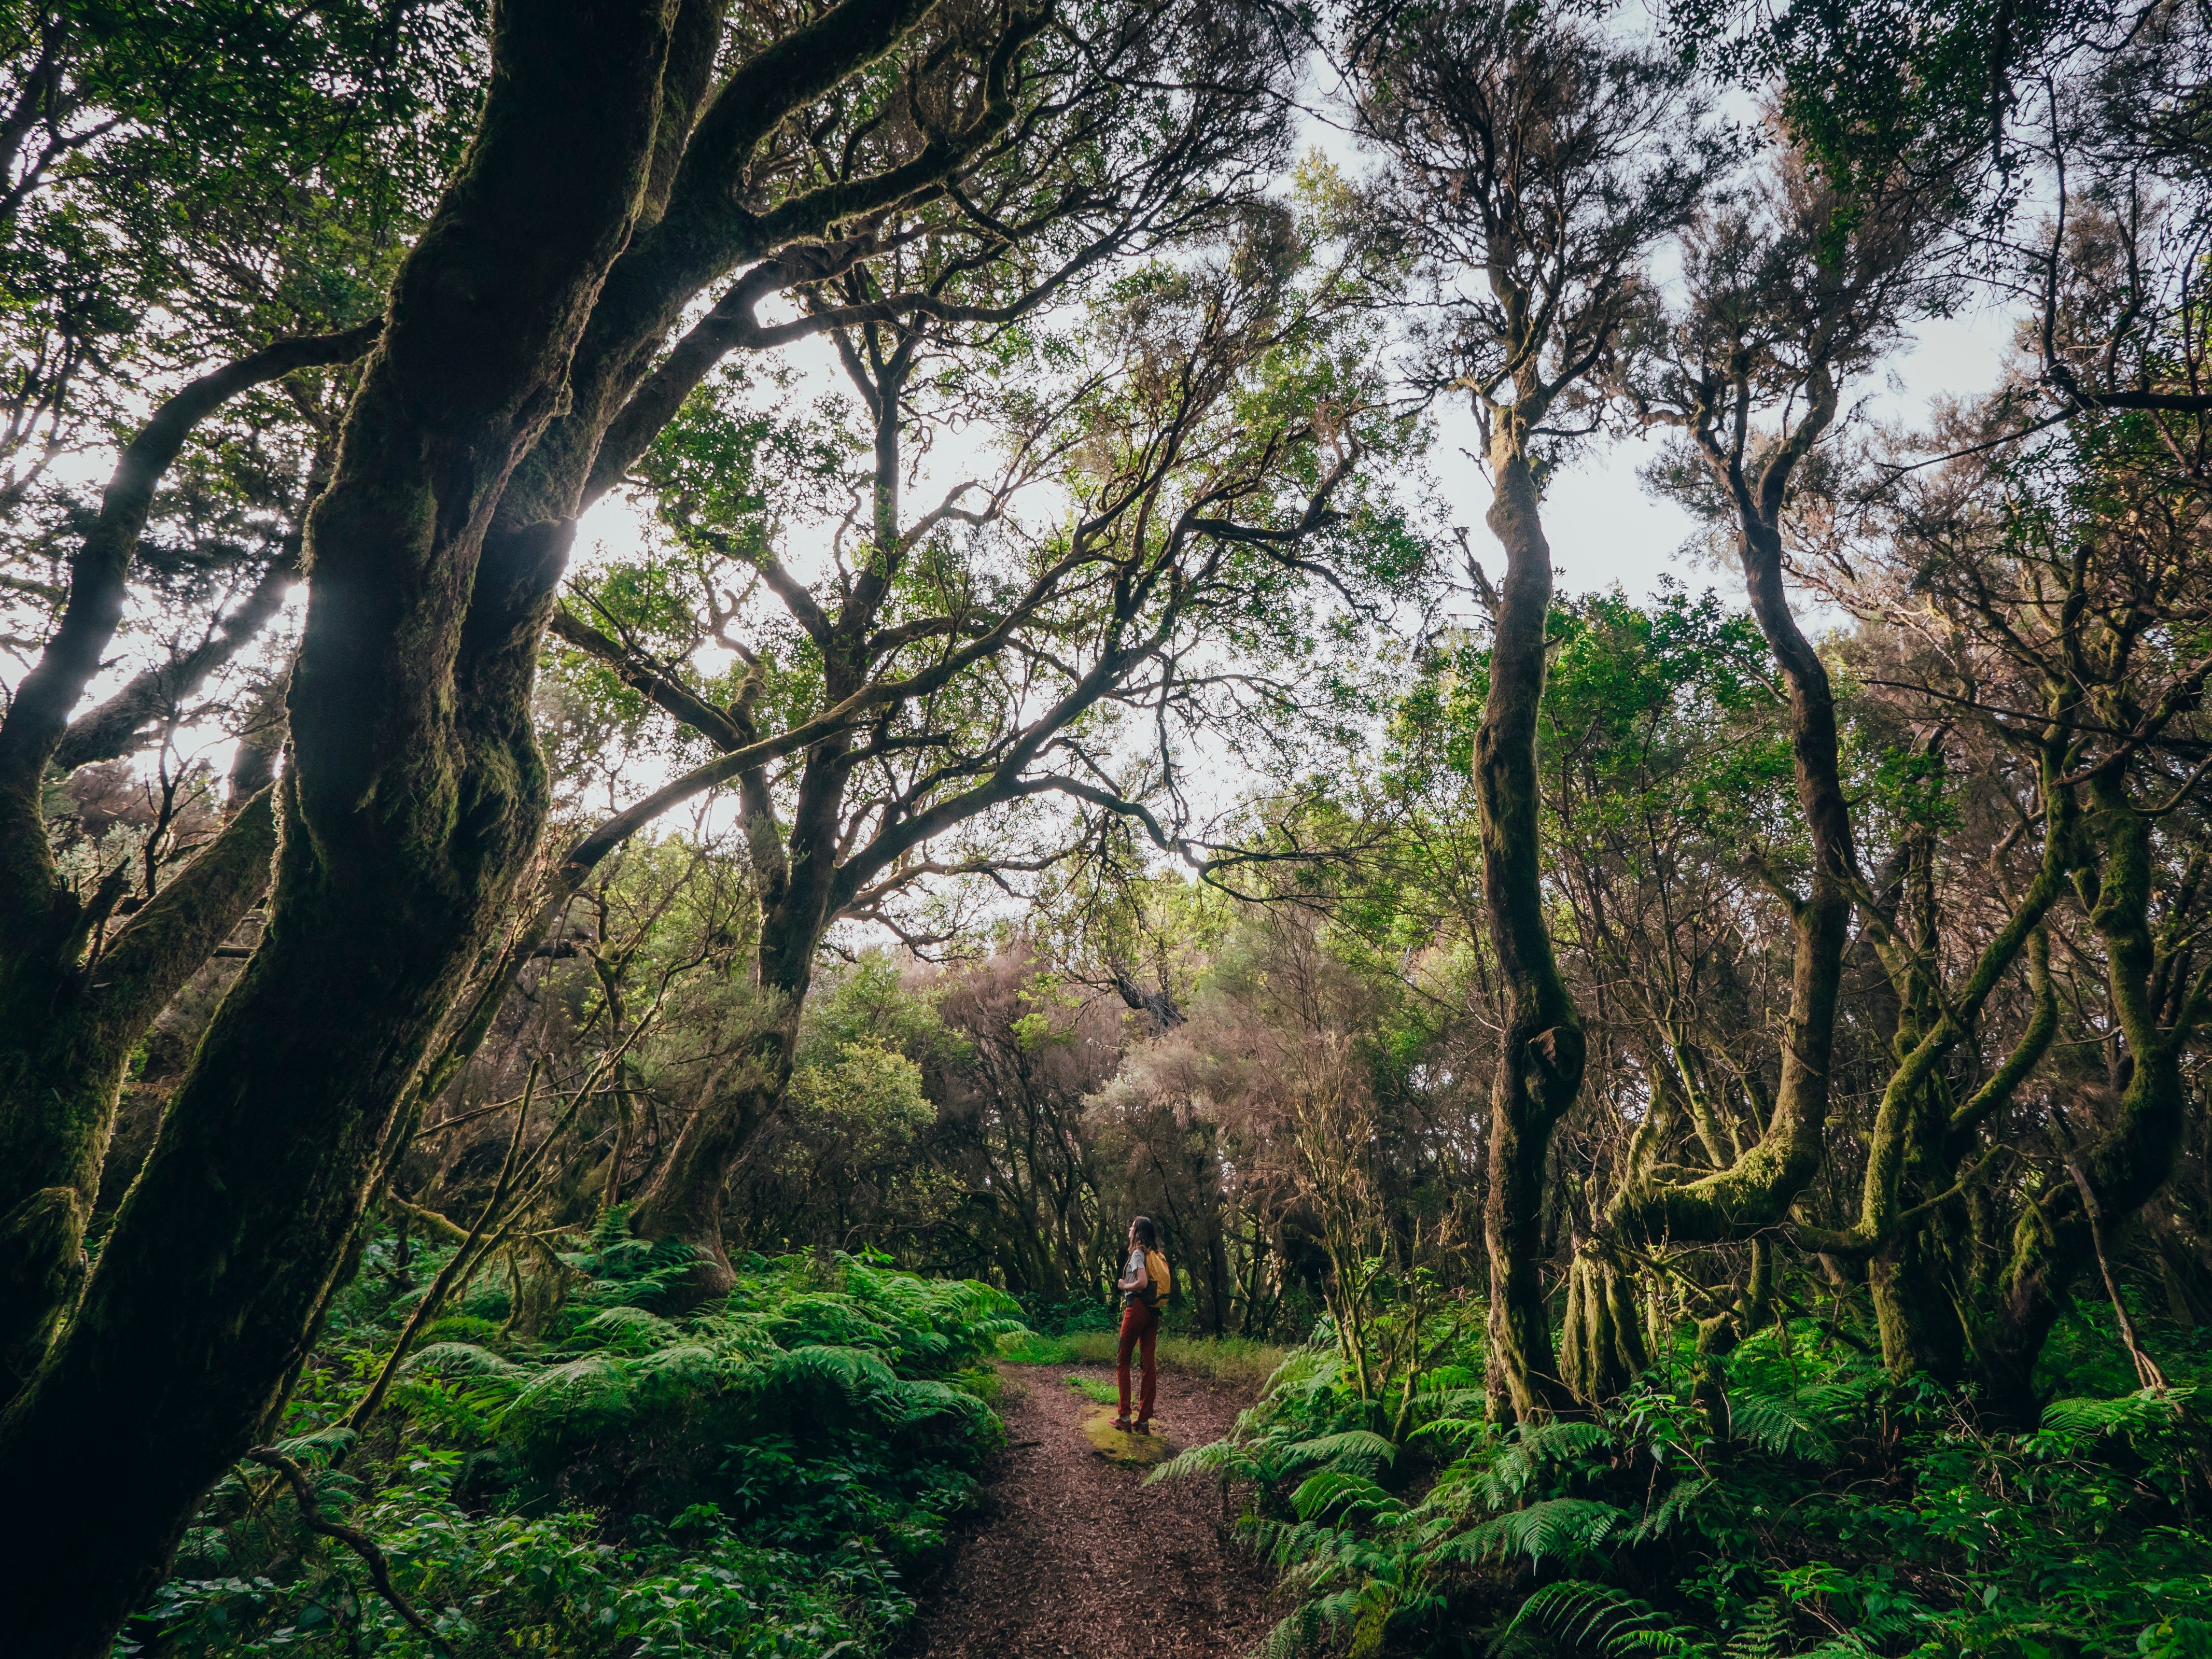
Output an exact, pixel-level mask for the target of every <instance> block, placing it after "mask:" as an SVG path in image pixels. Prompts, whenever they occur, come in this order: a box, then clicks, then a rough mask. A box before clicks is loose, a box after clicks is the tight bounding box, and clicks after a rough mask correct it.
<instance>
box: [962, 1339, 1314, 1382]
mask: <svg viewBox="0 0 2212 1659" xmlns="http://www.w3.org/2000/svg"><path fill="white" fill-rule="evenodd" d="M1117 1340H1118V1339H1117V1338H1116V1336H1115V1333H1114V1332H1112V1331H1071V1332H1067V1333H1066V1334H1062V1335H1060V1336H1044V1335H1040V1334H1037V1333H1036V1332H1034V1331H1022V1332H1018V1333H1016V1334H1013V1335H1011V1336H1009V1337H1007V1338H1006V1339H1005V1340H1004V1341H1002V1342H1001V1343H1000V1348H999V1358H1001V1359H1003V1360H1006V1362H1007V1363H1008V1364H1015V1365H1110V1364H1113V1363H1114V1360H1115V1346H1116V1342H1117ZM1154 1352H1155V1355H1156V1357H1157V1358H1158V1361H1159V1364H1160V1365H1161V1366H1162V1367H1163V1368H1164V1369H1165V1370H1177V1371H1187V1372H1188V1373H1189V1374H1190V1375H1192V1376H1203V1377H1206V1378H1207V1379H1208V1380H1209V1381H1212V1382H1215V1383H1224V1384H1226V1385H1228V1386H1230V1387H1232V1388H1239V1389H1249V1390H1251V1391H1252V1392H1254V1393H1257V1392H1258V1391H1259V1390H1260V1389H1263V1388H1265V1387H1266V1386H1267V1379H1268V1378H1269V1377H1270V1376H1273V1375H1274V1373H1275V1370H1276V1368H1277V1367H1278V1366H1279V1365H1280V1364H1282V1363H1283V1361H1284V1359H1285V1357H1286V1351H1285V1349H1282V1348H1277V1347H1271V1346H1268V1345H1267V1343H1264V1342H1254V1341H1250V1340H1247V1339H1245V1338H1243V1337H1239V1336H1222V1337H1210V1336H1163V1337H1161V1338H1160V1339H1159V1341H1158V1346H1157V1347H1156V1349H1155V1351H1154Z"/></svg>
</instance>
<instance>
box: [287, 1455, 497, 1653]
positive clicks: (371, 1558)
mask: <svg viewBox="0 0 2212 1659" xmlns="http://www.w3.org/2000/svg"><path fill="white" fill-rule="evenodd" d="M246 1462H249V1463H258V1464H260V1465H261V1466H262V1467H263V1468H270V1469H274V1470H276V1473H277V1474H281V1475H283V1477H284V1479H285V1480H288V1481H289V1482H290V1483H291V1486H292V1492H293V1495H294V1496H295V1497H296V1498H298V1499H299V1500H300V1522H301V1525H303V1526H305V1527H306V1528H307V1530H308V1531H310V1532H313V1533H319V1534H322V1535H323V1536H324V1537H325V1538H335V1539H337V1541H338V1542H340V1543H341V1544H343V1545H344V1546H345V1547H347V1548H348V1549H349V1550H351V1551H352V1552H353V1553H355V1554H356V1555H358V1556H359V1557H361V1559H362V1565H363V1566H365V1567H367V1568H368V1577H369V1582H370V1583H373V1584H374V1585H375V1586H376V1593H377V1594H378V1595H380V1596H382V1597H383V1598H384V1599H385V1600H386V1601H387V1602H389V1603H390V1604H391V1607H392V1611H393V1612H394V1613H398V1615H399V1616H400V1617H401V1618H402V1619H404V1620H406V1621H407V1622H408V1623H409V1624H410V1625H411V1626H413V1627H414V1628H415V1629H416V1631H417V1632H420V1633H421V1635H422V1639H423V1640H424V1641H426V1642H428V1643H429V1644H430V1645H431V1646H432V1647H434V1648H435V1649H437V1650H438V1651H439V1652H441V1653H442V1654H444V1655H445V1656H446V1659H454V1654H453V1649H451V1648H449V1647H447V1645H446V1643H445V1638H442V1637H441V1636H440V1635H439V1634H438V1632H436V1631H435V1630H433V1629H431V1628H430V1621H429V1620H427V1619H425V1618H423V1616H422V1614H421V1613H417V1612H416V1611H415V1608H414V1607H413V1605H412V1604H411V1603H410V1602H409V1601H408V1600H407V1598H406V1597H405V1596H404V1595H401V1594H400V1593H399V1591H398V1587H397V1586H395V1585H394V1584H393V1583H392V1564H391V1563H390V1562H388V1561H386V1559H384V1552H383V1551H382V1550H380V1549H379V1548H378V1547H376V1541H375V1540H374V1539H373V1538H371V1537H370V1536H369V1535H368V1534H367V1533H365V1532H362V1531H360V1530H358V1529H357V1528H353V1527H349V1526H347V1525H345V1524H344V1523H343V1522H338V1521H326V1520H325V1519H324V1518H323V1511H322V1500H321V1498H320V1495H319V1493H317V1492H316V1491H315V1486H314V1483H313V1481H311V1480H308V1479H307V1471H306V1470H305V1469H303V1468H301V1467H300V1466H299V1465H298V1464H297V1463H295V1462H293V1461H292V1460H291V1459H290V1458H289V1457H287V1456H285V1455H284V1454H283V1452H280V1451H278V1450H277V1449H276V1447H274V1446H256V1447H254V1448H252V1449H251V1450H249V1451H248V1452H247V1453H246Z"/></svg>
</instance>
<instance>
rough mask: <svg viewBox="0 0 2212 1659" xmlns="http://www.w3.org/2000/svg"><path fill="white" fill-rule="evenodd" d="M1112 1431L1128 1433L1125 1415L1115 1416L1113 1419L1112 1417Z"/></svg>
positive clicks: (1127, 1422) (1127, 1420)
mask: <svg viewBox="0 0 2212 1659" xmlns="http://www.w3.org/2000/svg"><path fill="white" fill-rule="evenodd" d="M1114 1431H1115V1433H1116V1434H1127V1433H1128V1432H1129V1419H1127V1418H1126V1417H1117V1418H1115V1419H1114Z"/></svg>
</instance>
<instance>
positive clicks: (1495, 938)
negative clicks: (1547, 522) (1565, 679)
mask: <svg viewBox="0 0 2212 1659" xmlns="http://www.w3.org/2000/svg"><path fill="white" fill-rule="evenodd" d="M1492 473H1493V476H1494V477H1495V480H1496V487H1497V497H1496V500H1495V501H1493V502H1492V506H1491V509H1490V520H1489V521H1490V528H1491V530H1492V533H1493V534H1495V535H1496V536H1497V538H1498V541H1499V543H1500V544H1502V545H1503V546H1504V549H1505V556H1506V569H1505V580H1504V582H1503V583H1502V584H1500V586H1499V588H1498V610H1497V617H1496V624H1497V625H1496V631H1495V636H1494V642H1493V644H1492V647H1491V657H1490V695H1489V698H1488V700H1487V701H1486V702H1485V704H1484V705H1483V711H1482V726H1481V730H1480V732H1479V733H1478V735H1477V737H1476V739H1475V763H1474V770H1475V787H1476V792H1477V795H1478V798H1479V800H1480V805H1481V811H1482V891H1483V899H1484V903H1485V907H1486V910H1487V912H1488V919H1489V924H1490V940H1491V948H1492V950H1493V951H1496V953H1497V956H1498V975H1499V977H1500V979H1501V980H1502V981H1504V987H1505V1030H1504V1033H1503V1034H1502V1036H1500V1038H1499V1042H1498V1070H1497V1073H1496V1076H1495V1077H1494V1079H1492V1085H1491V1093H1490V1113H1491V1117H1490V1192H1489V1194H1488V1197H1487V1199H1486V1202H1485V1204H1484V1206H1483V1217H1482V1219H1483V1237H1484V1241H1485V1243H1486V1244H1487V1245H1488V1247H1489V1251H1490V1362H1489V1393H1490V1407H1491V1411H1492V1415H1493V1416H1495V1417H1497V1418H1498V1419H1500V1420H1501V1421H1511V1420H1514V1419H1519V1418H1541V1417H1546V1416H1550V1415H1553V1414H1554V1413H1559V1412H1562V1411H1566V1410H1570V1409H1571V1408H1572V1407H1573V1405H1574V1396H1573V1395H1572V1394H1571V1392H1570V1391H1569V1389H1567V1387H1566V1385H1565V1383H1563V1382H1562V1381H1561V1380H1560V1378H1559V1367H1558V1364H1557V1363H1556V1362H1555V1360H1554V1359H1553V1352H1552V1329H1551V1325H1550V1322H1549V1320H1548V1319H1547V1316H1546V1313H1545V1308H1544V1286H1543V1277H1542V1274H1543V1197H1544V1163H1545V1158H1546V1156H1547V1153H1548V1152H1549V1151H1550V1149H1551V1144H1552V1130H1553V1127H1554V1126H1555V1125H1557V1124H1558V1122H1559V1119H1560V1117H1561V1116H1562V1115H1564V1114H1565V1111H1566V1109H1568V1107H1570V1106H1571V1105H1572V1104H1573V1103H1574V1100H1575V1097H1576V1095H1577V1093H1578V1092H1579V1091H1580V1090H1581V1088H1582V1079H1583V1032H1582V1024H1581V1021H1580V1020H1579V1019H1578V1018H1577V1015H1576V1012H1575V1006H1574V1000H1573V999H1572V998H1571V997H1570V996H1569V995H1568V994H1567V987H1566V984H1565V981H1563V980H1562V979H1561V978H1560V977H1559V963H1558V962H1557V961H1556V960H1555V959H1554V957H1553V954H1552V935H1551V930H1550V928H1549V927H1547V926H1546V925H1545V921H1544V893H1543V875H1542V850H1543V849H1542V843H1541V803H1540V800H1539V798H1538V794H1537V787H1536V717H1537V712H1538V708H1539V706H1540V704H1541V702H1542V700H1543V695H1544V633H1545V626H1546V621H1547V617H1549V615H1550V611H1551V605H1552V550H1551V546H1550V544H1548V543H1547V541H1546V540H1545V539H1544V531H1543V526H1542V524H1541V522H1540V521H1539V519H1538V502H1537V496H1536V484H1535V480H1534V477H1531V476H1530V473H1529V471H1528V462H1527V460H1526V459H1523V458H1522V455H1521V454H1520V453H1518V452H1517V451H1516V450H1512V449H1510V448H1508V447H1506V446H1505V445H1504V443H1503V442H1499V443H1498V444H1496V445H1495V446H1494V448H1493V455H1492Z"/></svg>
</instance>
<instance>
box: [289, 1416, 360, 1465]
mask: <svg viewBox="0 0 2212 1659" xmlns="http://www.w3.org/2000/svg"><path fill="white" fill-rule="evenodd" d="M360 1438H361V1436H360V1435H358V1434H356V1432H355V1431H353V1430H351V1429H349V1428H348V1427H346V1425H344V1424H343V1423H334V1424H332V1425H331V1426H330V1427H329V1428H327V1429H318V1430H316V1431H314V1433H313V1434H295V1435H293V1436H291V1437H289V1438H287V1439H283V1440H279V1441H278V1442H277V1443H276V1449H277V1450H278V1451H280V1452H282V1453H283V1455H285V1456H287V1457H289V1458H290V1459H291V1460H292V1461H293V1462H295V1463H304V1464H306V1465H307V1467H308V1468H317V1469H320V1468H329V1467H330V1466H331V1464H332V1463H334V1462H337V1460H338V1459H339V1458H340V1457H342V1456H343V1455H345V1454H346V1453H347V1452H348V1451H350V1450H351V1449H353V1443H354V1442H355V1441H356V1440H358V1439H360Z"/></svg>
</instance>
